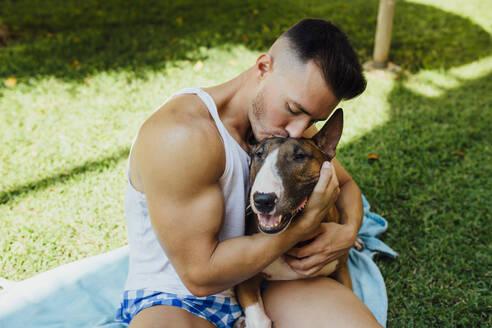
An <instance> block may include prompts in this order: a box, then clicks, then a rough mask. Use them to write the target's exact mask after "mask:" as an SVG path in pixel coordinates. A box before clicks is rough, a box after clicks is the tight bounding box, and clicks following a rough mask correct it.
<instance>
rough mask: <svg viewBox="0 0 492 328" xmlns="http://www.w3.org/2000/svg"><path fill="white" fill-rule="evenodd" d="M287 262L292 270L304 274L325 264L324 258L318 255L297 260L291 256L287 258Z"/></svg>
mask: <svg viewBox="0 0 492 328" xmlns="http://www.w3.org/2000/svg"><path fill="white" fill-rule="evenodd" d="M284 258H285V262H287V264H288V265H289V266H290V267H291V268H292V270H294V271H296V272H298V273H301V274H304V273H305V272H307V271H309V270H311V269H313V268H314V267H315V266H319V265H322V264H324V262H325V261H324V256H323V255H321V254H316V255H313V256H309V257H305V258H303V259H297V258H294V257H291V256H285V257H284Z"/></svg>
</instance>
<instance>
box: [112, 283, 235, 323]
mask: <svg viewBox="0 0 492 328" xmlns="http://www.w3.org/2000/svg"><path fill="white" fill-rule="evenodd" d="M154 305H171V306H177V307H179V308H182V309H185V310H186V311H188V312H190V313H192V314H194V315H197V316H199V317H201V318H204V319H206V320H208V321H209V322H211V323H213V324H214V325H215V326H217V327H219V328H228V327H232V325H233V324H234V322H235V321H236V319H237V318H239V317H240V316H241V314H242V309H241V306H240V305H239V304H238V302H237V301H236V299H235V298H231V297H225V296H206V297H195V296H193V295H177V294H172V293H164V292H156V291H152V290H147V289H139V290H126V291H125V292H124V294H123V300H122V301H121V306H120V308H119V309H118V313H117V314H116V319H117V320H120V321H123V322H126V323H130V321H131V320H132V319H133V318H134V317H135V316H136V315H137V313H138V312H140V311H141V310H143V309H146V308H148V307H151V306H154Z"/></svg>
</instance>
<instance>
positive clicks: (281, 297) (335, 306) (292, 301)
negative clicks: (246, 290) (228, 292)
mask: <svg viewBox="0 0 492 328" xmlns="http://www.w3.org/2000/svg"><path fill="white" fill-rule="evenodd" d="M263 302H264V304H265V310H266V313H267V314H268V316H269V317H270V319H272V321H273V322H274V327H275V328H289V327H296V328H299V327H320V328H321V327H344V328H348V327H381V326H380V325H379V324H378V323H377V321H376V319H375V318H374V316H373V315H372V313H371V311H370V310H369V309H368V308H367V307H366V306H365V305H364V303H362V301H361V300H359V298H358V297H357V296H356V295H355V294H354V293H353V292H352V291H351V290H350V289H348V288H346V287H345V286H343V285H342V284H340V283H338V282H337V281H335V280H333V279H330V278H323V277H322V278H314V279H307V280H296V281H282V282H280V281H279V282H270V283H268V285H267V287H266V288H265V290H264V292H263Z"/></svg>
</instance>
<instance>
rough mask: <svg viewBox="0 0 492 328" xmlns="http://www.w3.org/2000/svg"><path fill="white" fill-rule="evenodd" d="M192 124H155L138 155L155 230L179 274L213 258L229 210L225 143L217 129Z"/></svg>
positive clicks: (144, 136)
mask: <svg viewBox="0 0 492 328" xmlns="http://www.w3.org/2000/svg"><path fill="white" fill-rule="evenodd" d="M190 125H191V124H190ZM190 125H188V126H185V127H183V126H174V125H173V126H170V127H165V128H164V129H162V128H161V129H159V130H157V131H154V130H152V126H150V129H148V130H145V131H143V132H141V133H140V134H139V138H138V139H137V142H136V147H137V148H136V153H135V156H136V158H137V162H138V167H139V173H140V176H141V177H142V181H143V187H144V192H145V195H146V198H147V204H148V207H149V214H150V219H151V223H152V227H153V229H154V231H155V233H156V236H157V238H158V240H159V242H160V243H161V245H162V247H163V248H164V250H165V252H166V254H167V255H168V257H169V258H170V260H171V262H172V263H173V265H174V266H175V268H176V269H177V270H178V273H180V275H181V273H182V272H179V271H180V270H181V271H182V270H184V269H189V265H190V264H193V265H195V264H197V261H198V260H200V261H204V260H206V259H207V258H209V257H210V254H211V252H213V249H214V247H215V246H216V243H217V238H216V236H217V234H218V232H219V231H220V227H221V223H222V216H223V212H224V200H223V197H222V192H221V189H220V185H219V183H218V180H219V178H220V176H221V175H222V171H223V166H224V165H223V162H225V158H224V157H225V154H224V151H223V147H222V143H221V141H220V139H219V140H218V142H217V139H216V138H217V134H216V132H215V130H210V129H207V128H201V126H199V127H198V128H191V127H190ZM214 137H215V138H214ZM219 138H220V137H219ZM183 268H184V269H183Z"/></svg>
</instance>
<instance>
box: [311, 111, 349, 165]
mask: <svg viewBox="0 0 492 328" xmlns="http://www.w3.org/2000/svg"><path fill="white" fill-rule="evenodd" d="M342 130H343V110H342V109H341V108H338V109H337V110H336V111H335V113H333V115H331V117H330V119H329V120H328V122H326V123H325V125H324V126H323V128H322V129H321V131H319V132H318V133H317V134H316V135H315V136H314V137H313V141H314V142H315V143H316V145H318V147H319V148H321V150H323V152H324V153H325V154H326V155H327V156H328V157H329V159H330V160H332V159H333V157H335V154H336V148H337V145H338V142H339V141H340V137H341V136H342Z"/></svg>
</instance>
